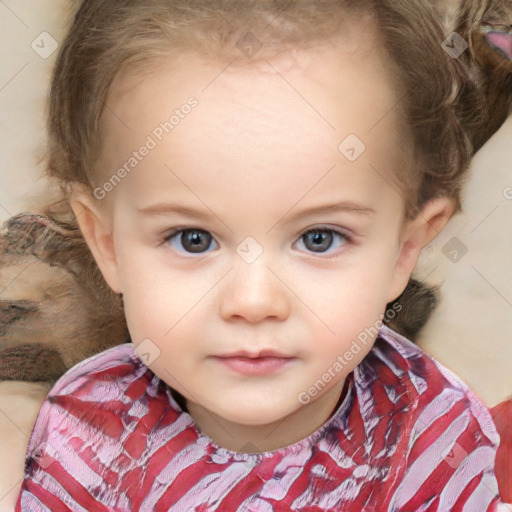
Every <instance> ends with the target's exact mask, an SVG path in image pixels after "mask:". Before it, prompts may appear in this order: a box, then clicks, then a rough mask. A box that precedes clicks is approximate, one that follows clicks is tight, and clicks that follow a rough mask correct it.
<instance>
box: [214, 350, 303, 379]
mask: <svg viewBox="0 0 512 512" xmlns="http://www.w3.org/2000/svg"><path fill="white" fill-rule="evenodd" d="M247 354H248V352H243V351H242V352H233V353H231V354H226V355H223V356H213V357H212V359H213V360H214V361H217V362H218V363H220V364H221V365H222V367H223V368H225V369H228V370H229V371H231V372H235V373H238V374H241V375H246V376H253V377H255V376H263V375H268V374H272V373H277V372H281V371H284V370H285V369H286V368H290V367H293V366H295V364H296V359H297V358H295V357H287V356H282V354H280V353H279V352H275V351H269V350H266V351H265V350H262V351H260V352H258V353H256V354H252V356H257V357H251V354H249V355H247ZM264 354H267V355H264ZM268 354H271V355H268ZM276 354H277V355H276Z"/></svg>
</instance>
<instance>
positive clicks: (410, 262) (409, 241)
mask: <svg viewBox="0 0 512 512" xmlns="http://www.w3.org/2000/svg"><path fill="white" fill-rule="evenodd" d="M454 211H455V207H454V204H453V201H451V200H450V199H448V198H446V197H437V198H433V199H430V200H429V201H427V203H426V204H425V205H424V207H423V208H422V210H421V211H420V213H419V214H418V215H417V216H416V217H415V218H414V219H412V220H410V221H409V222H407V224H406V225H405V226H404V227H403V228H402V232H401V236H400V244H399V249H398V254H397V258H396V262H395V269H394V275H393V283H392V286H391V289H390V294H389V299H388V302H391V301H393V300H395V299H396V298H397V297H398V296H400V295H401V294H402V292H403V291H404V290H405V287H406V286H407V283H408V282H409V278H410V277H411V274H412V271H413V270H414V267H415V266H416V263H417V262H418V258H419V255H420V252H421V250H422V249H423V248H424V247H425V246H426V245H428V244H429V243H430V242H431V241H432V240H434V238H435V237H436V236H437V235H438V234H439V233H440V232H441V231H442V230H443V228H444V227H445V225H446V223H447V222H448V221H449V220H450V218H451V217H452V215H453V213H454Z"/></svg>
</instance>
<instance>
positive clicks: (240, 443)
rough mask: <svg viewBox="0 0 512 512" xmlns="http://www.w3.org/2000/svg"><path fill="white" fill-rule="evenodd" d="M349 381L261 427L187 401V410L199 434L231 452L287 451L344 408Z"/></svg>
mask: <svg viewBox="0 0 512 512" xmlns="http://www.w3.org/2000/svg"><path fill="white" fill-rule="evenodd" d="M344 383H345V381H342V382H341V383H339V384H338V385H336V386H335V387H334V388H332V389H330V390H329V391H328V392H327V393H324V394H323V395H322V396H321V397H319V398H317V399H316V400H315V401H314V402H311V403H309V404H306V405H302V406H301V407H300V408H299V409H297V410H296V411H293V412H292V413H290V414H289V415H287V416H285V417H282V418H279V419H278V420H276V421H274V422H272V423H267V424H259V425H243V424H239V423H234V422H231V421H229V420H227V419H225V418H223V417H221V416H219V415H217V414H215V413H214V412H212V411H210V410H208V409H205V408H204V407H202V406H201V405H200V404H196V403H194V402H192V401H189V400H187V402H186V403H187V408H188V411H189V414H190V415H191V416H192V419H193V420H194V422H195V424H196V425H197V427H198V428H199V430H200V431H201V432H202V433H203V434H205V435H207V436H208V437H210V438H211V439H212V440H213V442H214V443H216V444H217V445H219V446H220V447H222V448H225V449H227V450H231V451H236V452H242V453H259V452H267V451H273V450H277V449H279V448H284V447H286V446H289V445H291V444H293V443H296V442H298V441H300V440H302V439H304V438H306V437H308V436H309V435H311V434H312V433H313V432H315V431H316V430H318V429H319V428H320V427H321V426H322V425H323V424H324V423H325V422H326V421H327V420H328V419H330V418H331V417H332V415H333V414H334V412H335V411H336V410H337V408H338V407H339V405H340V400H341V399H342V397H341V396H340V395H341V392H342V390H343V387H344Z"/></svg>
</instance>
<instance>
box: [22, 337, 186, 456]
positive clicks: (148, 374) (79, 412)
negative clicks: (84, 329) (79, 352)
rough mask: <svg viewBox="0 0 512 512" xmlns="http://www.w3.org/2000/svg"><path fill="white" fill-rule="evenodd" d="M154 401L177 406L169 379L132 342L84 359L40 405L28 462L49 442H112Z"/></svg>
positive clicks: (60, 444)
mask: <svg viewBox="0 0 512 512" xmlns="http://www.w3.org/2000/svg"><path fill="white" fill-rule="evenodd" d="M150 402H151V403H154V402H159V403H162V404H163V403H165V404H166V405H167V406H169V405H171V408H172V406H173V405H176V404H175V403H174V401H173V399H172V396H171V394H170V393H169V392H168V388H167V386H166V385H165V383H163V382H162V381H161V380H160V379H159V378H158V377H157V376H156V375H155V374H154V373H153V372H152V371H151V370H150V369H149V368H148V367H147V366H146V365H144V364H143V363H142V361H140V359H139V358H138V357H137V355H136V354H135V350H134V346H133V345H132V344H131V343H125V344H122V345H117V346H115V347H112V348H110V349H108V350H105V351H104V352H101V353H99V354H96V355H94V356H92V357H90V358H88V359H86V360H84V361H81V362H80V363H78V364H77V365H75V366H73V367H72V368H70V369H69V370H68V371H67V372H66V373H65V374H64V375H62V376H61V377H60V379H59V380H58V381H57V382H56V383H55V384H54V385H53V387H52V389H51V390H50V392H49V393H48V395H47V397H46V399H45V401H44V402H43V404H42V405H41V408H40V410H39V413H38V416H37V418H36V422H35V425H34V428H33V430H32V434H31V437H30V440H29V445H28V449H27V460H28V459H29V458H30V457H36V455H37V452H38V447H40V446H41V445H44V446H45V447H46V448H48V446H47V445H51V446H49V448H52V447H53V451H55V452H57V451H59V450H61V447H63V446H64V445H71V443H72V442H74V443H75V444H76V442H78V439H80V440H82V441H86V440H87V439H92V438H95V439H99V437H98V436H101V437H102V438H104V439H111V440H112V442H114V441H115V440H116V439H117V440H118V439H119V437H120V436H121V435H122V434H123V432H126V428H127V427H126V425H127V422H129V421H130V419H132V418H133V417H134V416H136V415H137V414H138V413H139V412H140V409H141V408H144V407H147V406H148V404H149V403H150ZM72 438H75V441H72ZM26 462H27V461H26Z"/></svg>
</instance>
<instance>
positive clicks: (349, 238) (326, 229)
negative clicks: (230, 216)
mask: <svg viewBox="0 0 512 512" xmlns="http://www.w3.org/2000/svg"><path fill="white" fill-rule="evenodd" d="M187 231H189V232H190V231H191V232H201V233H208V234H210V235H211V233H209V231H207V230H205V229H202V228H195V227H191V228H190V227H187V228H175V229H173V230H171V231H170V232H168V233H167V234H166V235H165V237H164V238H163V240H162V241H161V244H160V245H162V246H166V247H168V246H169V242H170V241H171V240H172V239H173V238H174V237H175V236H176V235H179V234H182V233H184V232H187ZM315 232H319V233H334V234H335V235H338V236H340V237H341V238H342V239H343V240H344V241H345V242H344V244H342V245H353V244H354V240H353V237H352V236H351V235H349V234H347V233H346V232H345V231H340V230H337V229H333V228H330V227H325V226H322V227H314V228H309V229H307V230H306V231H304V232H303V233H302V234H301V235H300V236H299V238H298V239H297V240H302V239H303V237H305V236H306V235H307V234H309V233H315ZM212 240H215V239H214V237H213V236H212ZM180 252H181V251H180ZM207 252H208V251H204V252H199V253H191V252H187V251H185V253H186V254H187V255H193V254H197V255H198V256H202V255H204V254H206V253H207ZM309 254H311V255H313V256H316V257H320V258H322V259H332V258H336V257H337V256H338V254H335V255H334V256H323V254H326V253H321V252H319V253H315V252H313V251H309Z"/></svg>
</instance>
